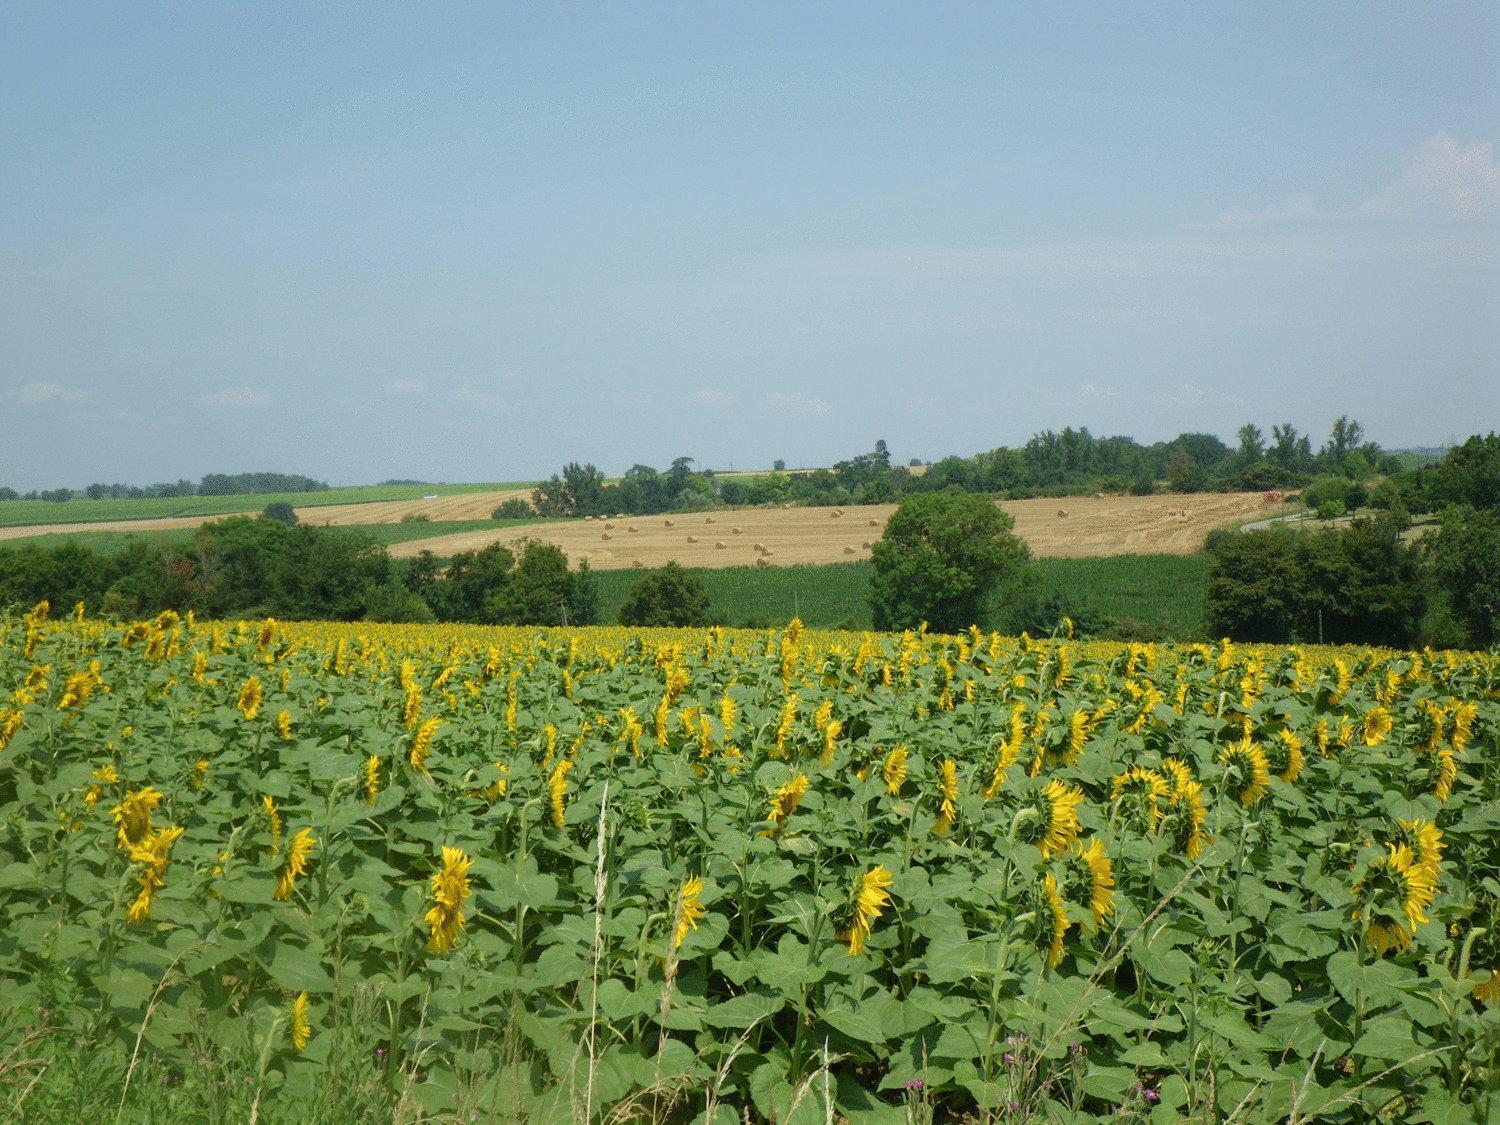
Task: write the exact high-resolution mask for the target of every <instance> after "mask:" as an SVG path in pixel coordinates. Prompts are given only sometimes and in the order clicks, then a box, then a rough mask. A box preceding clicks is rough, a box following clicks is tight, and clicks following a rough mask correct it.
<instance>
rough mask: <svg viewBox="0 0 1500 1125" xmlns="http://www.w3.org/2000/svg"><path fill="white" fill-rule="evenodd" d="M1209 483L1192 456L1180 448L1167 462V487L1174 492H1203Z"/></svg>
mask: <svg viewBox="0 0 1500 1125" xmlns="http://www.w3.org/2000/svg"><path fill="white" fill-rule="evenodd" d="M1207 483H1208V480H1207V478H1206V477H1205V476H1204V474H1203V470H1202V469H1201V468H1200V467H1199V465H1198V462H1196V461H1194V460H1193V457H1192V454H1190V453H1188V451H1187V450H1186V449H1182V448H1179V449H1178V450H1177V451H1176V452H1175V453H1173V454H1172V457H1171V459H1170V460H1168V461H1167V487H1168V488H1169V489H1171V490H1172V491H1173V492H1201V491H1202V490H1203V486H1204V485H1205V484H1207Z"/></svg>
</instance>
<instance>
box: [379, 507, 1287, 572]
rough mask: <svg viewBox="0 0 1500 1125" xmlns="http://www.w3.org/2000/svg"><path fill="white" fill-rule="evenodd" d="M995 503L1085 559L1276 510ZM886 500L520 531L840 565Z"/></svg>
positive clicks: (587, 541)
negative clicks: (864, 503) (846, 505)
mask: <svg viewBox="0 0 1500 1125" xmlns="http://www.w3.org/2000/svg"><path fill="white" fill-rule="evenodd" d="M1000 507H1001V508H1003V509H1004V510H1005V511H1006V512H1007V513H1009V514H1010V515H1011V516H1012V517H1013V518H1014V519H1015V521H1016V527H1015V531H1016V534H1017V535H1019V536H1020V537H1021V538H1022V539H1024V540H1025V541H1026V543H1027V544H1028V545H1029V546H1030V547H1031V552H1032V554H1033V555H1036V556H1038V557H1044V558H1053V557H1055V558H1090V557H1100V556H1107V555H1122V554H1139V553H1150V554H1175V555H1190V554H1195V553H1197V552H1198V551H1201V550H1202V549H1203V541H1204V538H1205V537H1206V536H1207V535H1208V533H1209V532H1210V531H1212V530H1214V529H1215V528H1217V527H1223V526H1226V525H1231V524H1238V523H1241V522H1243V521H1245V520H1248V519H1251V518H1252V517H1255V516H1260V515H1275V514H1278V513H1279V512H1280V511H1282V509H1281V508H1280V507H1279V506H1278V507H1275V508H1269V507H1268V506H1267V505H1266V503H1265V501H1264V498H1263V496H1262V495H1261V494H1260V493H1248V492H1241V493H1199V494H1194V495H1183V496H1108V497H1091V496H1088V497H1068V498H1067V499H1063V500H1057V499H1046V500H1007V501H1002V502H1001V503H1000ZM895 510H896V509H895V505H893V504H868V505H860V506H855V507H849V508H847V509H840V508H749V509H743V510H739V511H717V512H707V513H685V514H676V515H671V516H649V517H647V516H636V517H622V518H620V519H618V520H569V521H566V522H561V523H557V524H554V525H552V526H551V527H547V528H541V529H538V530H537V531H536V532H534V533H533V532H531V531H530V530H529V529H528V531H527V532H526V533H525V534H527V535H532V536H533V537H534V538H537V539H541V540H543V541H544V542H548V543H555V544H556V545H557V546H559V547H561V548H562V549H563V551H564V552H566V553H567V556H568V558H570V559H572V560H574V561H575V562H576V561H578V560H579V559H588V560H589V565H590V566H592V567H594V568H595V569H597V570H614V569H620V568H629V567H635V566H646V567H651V566H660V565H662V564H663V563H666V562H669V561H673V560H675V561H677V562H679V563H681V564H682V565H683V566H689V567H736V566H753V565H758V560H764V563H765V564H769V565H773V566H787V565H796V564H815V563H830V562H846V561H849V560H851V559H861V558H868V557H869V553H870V550H869V544H871V543H873V542H875V541H876V540H878V539H879V538H880V536H881V533H882V531H883V530H884V527H885V522H886V520H888V519H889V518H890V516H891V513H892V512H894V511H895ZM520 537H521V533H510V534H494V533H492V532H488V531H478V532H470V533H464V534H460V535H444V536H437V537H434V538H432V539H430V540H422V539H418V540H412V541H409V542H407V543H403V544H401V545H400V546H399V547H398V548H397V549H395V550H393V551H392V554H393V555H396V556H397V557H400V556H410V555H414V554H416V553H417V552H418V551H432V552H433V553H434V554H436V555H439V556H446V555H451V554H453V553H454V552H456V551H468V550H474V549H476V548H478V547H483V546H485V545H487V544H489V543H493V542H514V541H515V540H516V539H517V538H520Z"/></svg>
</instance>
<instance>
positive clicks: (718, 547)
mask: <svg viewBox="0 0 1500 1125" xmlns="http://www.w3.org/2000/svg"><path fill="white" fill-rule="evenodd" d="M723 549H724V540H722V539H720V540H719V541H718V542H717V543H715V544H714V550H715V551H722V550H723Z"/></svg>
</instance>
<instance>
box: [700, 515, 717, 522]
mask: <svg viewBox="0 0 1500 1125" xmlns="http://www.w3.org/2000/svg"><path fill="white" fill-rule="evenodd" d="M703 522H704V523H713V522H714V518H713V516H709V517H708V518H707V519H705V520H704V521H703Z"/></svg>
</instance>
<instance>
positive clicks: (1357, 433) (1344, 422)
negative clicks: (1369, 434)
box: [1318, 414, 1365, 472]
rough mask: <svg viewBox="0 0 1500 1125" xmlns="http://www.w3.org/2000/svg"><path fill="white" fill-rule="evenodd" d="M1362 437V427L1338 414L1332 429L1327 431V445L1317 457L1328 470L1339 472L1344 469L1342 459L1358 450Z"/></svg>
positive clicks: (1347, 417)
mask: <svg viewBox="0 0 1500 1125" xmlns="http://www.w3.org/2000/svg"><path fill="white" fill-rule="evenodd" d="M1364 436H1365V428H1364V427H1363V426H1361V425H1360V424H1359V423H1358V422H1356V421H1355V420H1354V419H1353V418H1350V417H1349V415H1347V414H1340V415H1339V416H1338V417H1337V418H1336V419H1334V422H1333V429H1332V430H1330V431H1329V434H1328V444H1327V445H1325V446H1324V447H1323V449H1322V451H1321V452H1320V453H1319V454H1318V456H1319V457H1320V458H1321V459H1322V461H1323V463H1324V465H1325V466H1327V467H1328V468H1329V469H1331V470H1333V471H1334V472H1340V471H1342V470H1343V468H1344V458H1345V457H1347V456H1349V454H1350V453H1352V452H1353V451H1354V450H1355V449H1356V448H1358V446H1359V443H1360V440H1361V439H1362V438H1363V437H1364Z"/></svg>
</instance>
